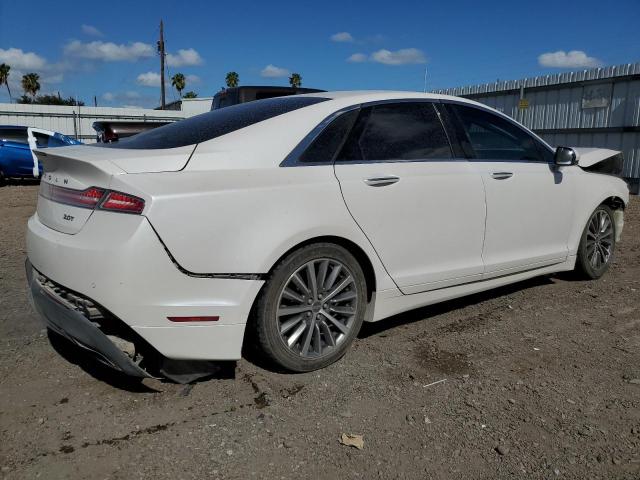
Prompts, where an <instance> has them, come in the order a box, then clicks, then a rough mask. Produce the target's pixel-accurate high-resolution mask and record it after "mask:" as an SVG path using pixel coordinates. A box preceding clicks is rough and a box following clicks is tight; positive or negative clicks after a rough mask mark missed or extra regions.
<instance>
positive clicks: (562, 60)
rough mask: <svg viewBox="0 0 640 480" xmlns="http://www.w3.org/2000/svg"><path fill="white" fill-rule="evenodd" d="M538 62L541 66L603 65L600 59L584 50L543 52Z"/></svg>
mask: <svg viewBox="0 0 640 480" xmlns="http://www.w3.org/2000/svg"><path fill="white" fill-rule="evenodd" d="M538 63H539V64H540V66H541V67H551V68H582V67H599V66H601V65H602V62H601V61H600V60H598V59H597V58H594V57H589V56H588V55H587V54H586V53H585V52H583V51H582V50H571V51H570V52H565V51H564V50H558V51H557V52H548V53H543V54H542V55H540V56H539V57H538Z"/></svg>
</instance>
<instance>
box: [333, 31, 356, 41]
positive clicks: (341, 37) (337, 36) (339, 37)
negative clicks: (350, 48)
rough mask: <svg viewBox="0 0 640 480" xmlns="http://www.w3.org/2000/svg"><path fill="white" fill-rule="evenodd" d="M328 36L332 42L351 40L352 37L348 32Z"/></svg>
mask: <svg viewBox="0 0 640 480" xmlns="http://www.w3.org/2000/svg"><path fill="white" fill-rule="evenodd" d="M329 38H330V39H331V41H332V42H353V37H352V36H351V34H350V33H349V32H338V33H334V34H333V35H331V37H329Z"/></svg>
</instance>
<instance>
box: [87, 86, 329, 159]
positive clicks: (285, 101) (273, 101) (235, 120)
mask: <svg viewBox="0 0 640 480" xmlns="http://www.w3.org/2000/svg"><path fill="white" fill-rule="evenodd" d="M326 100H329V99H328V98H320V97H280V98H268V99H265V100H256V101H254V102H249V103H242V104H239V105H233V106H231V107H227V108H221V109H220V110H212V111H210V112H207V113H203V114H201V115H196V116H195V117H191V118H187V119H186V120H180V121H179V122H175V123H172V124H169V125H165V126H164V127H158V128H154V129H152V130H149V131H146V132H142V133H139V134H137V135H134V136H132V137H129V138H124V139H122V140H120V141H118V142H115V143H108V144H105V143H101V144H99V146H100V147H101V148H104V147H107V148H132V149H158V148H177V147H184V146H186V145H195V144H196V143H200V142H205V141H207V140H211V139H212V138H216V137H220V136H222V135H226V134H227V133H231V132H233V131H235V130H240V129H241V128H244V127H248V126H249V125H253V124H254V123H258V122H262V121H264V120H267V119H269V118H273V117H276V116H278V115H282V114H283V113H288V112H291V111H293V110H297V109H299V108H304V107H308V106H310V105H314V104H316V103H320V102H324V101H326Z"/></svg>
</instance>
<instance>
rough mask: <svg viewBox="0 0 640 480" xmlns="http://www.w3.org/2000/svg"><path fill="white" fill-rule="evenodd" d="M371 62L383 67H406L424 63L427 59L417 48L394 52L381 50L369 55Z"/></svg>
mask: <svg viewBox="0 0 640 480" xmlns="http://www.w3.org/2000/svg"><path fill="white" fill-rule="evenodd" d="M371 61H372V62H378V63H383V64H385V65H408V64H415V63H426V62H427V59H426V58H425V56H424V53H423V52H422V50H418V49H417V48H402V49H400V50H396V51H395V52H392V51H391V50H386V49H384V48H383V49H382V50H378V51H377V52H373V53H372V54H371Z"/></svg>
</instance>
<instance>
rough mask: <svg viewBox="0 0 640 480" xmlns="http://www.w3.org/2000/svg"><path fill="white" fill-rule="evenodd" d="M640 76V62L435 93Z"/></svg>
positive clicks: (467, 92) (475, 92)
mask: <svg viewBox="0 0 640 480" xmlns="http://www.w3.org/2000/svg"><path fill="white" fill-rule="evenodd" d="M629 75H640V62H636V63H626V64H623V65H612V66H609V67H601V68H592V69H589V70H581V71H578V72H564V73H556V74H553V75H540V76H538V77H528V78H521V79H520V80H500V81H497V82H493V83H482V84H479V85H468V86H466V87H453V88H442V89H438V90H433V92H434V93H440V94H443V95H455V96H462V95H481V94H486V93H494V92H496V93H497V92H504V91H508V90H517V89H519V88H520V87H524V88H525V89H527V88H535V87H547V86H552V85H560V84H563V83H575V82H585V81H594V80H605V79H609V78H614V77H625V76H629Z"/></svg>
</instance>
